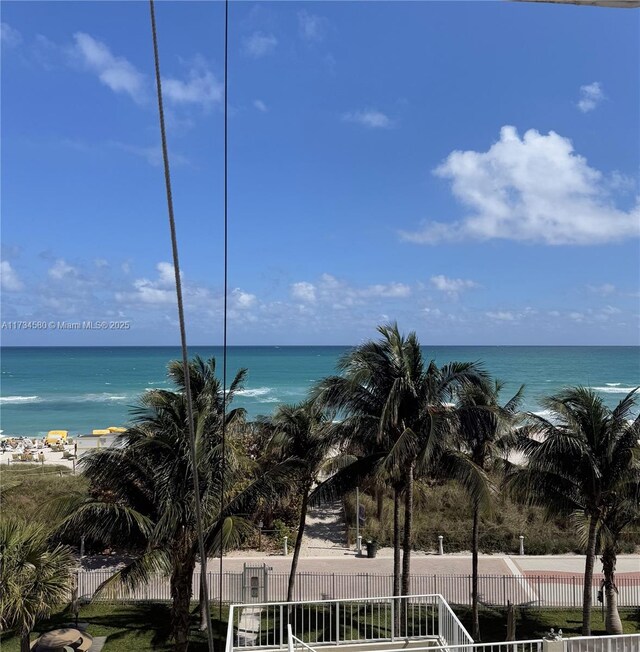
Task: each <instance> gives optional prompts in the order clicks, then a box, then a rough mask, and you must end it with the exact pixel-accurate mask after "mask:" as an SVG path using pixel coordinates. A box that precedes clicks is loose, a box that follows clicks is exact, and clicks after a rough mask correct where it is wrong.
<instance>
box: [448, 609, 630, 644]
mask: <svg viewBox="0 0 640 652" xmlns="http://www.w3.org/2000/svg"><path fill="white" fill-rule="evenodd" d="M453 609H454V611H455V612H456V615H457V616H458V618H460V620H461V622H462V624H463V625H464V626H465V627H466V628H467V630H468V631H469V632H470V631H471V610H470V609H469V608H468V607H455V606H454V607H453ZM620 618H621V620H622V626H623V628H624V633H625V634H637V633H640V609H635V610H624V611H622V610H621V611H620ZM552 627H553V628H554V629H555V631H556V632H557V631H558V629H562V633H563V635H564V636H565V638H566V637H567V636H580V630H581V628H582V610H579V609H566V610H565V609H532V608H527V609H516V638H517V639H520V640H521V641H524V640H528V639H536V638H542V637H543V636H544V634H546V633H547V632H548V631H549V630H550V629H551V628H552ZM506 633H507V612H506V609H488V608H484V609H481V611H480V634H481V638H482V641H483V642H487V643H488V642H492V641H504V639H505V636H506ZM591 634H592V635H593V636H599V635H603V634H606V630H605V627H604V619H603V617H602V611H601V610H600V609H594V610H593V611H592V612H591Z"/></svg>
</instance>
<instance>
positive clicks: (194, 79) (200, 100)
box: [162, 58, 223, 109]
mask: <svg viewBox="0 0 640 652" xmlns="http://www.w3.org/2000/svg"><path fill="white" fill-rule="evenodd" d="M162 90H163V92H164V94H165V96H166V98H167V100H169V101H170V102H174V103H175V104H199V105H201V106H202V108H204V109H210V108H211V107H213V106H214V105H215V104H218V103H220V102H221V101H222V98H223V86H222V84H221V83H220V82H219V81H218V80H217V78H216V77H215V75H214V74H213V73H212V72H211V70H209V68H208V67H207V65H206V63H205V61H204V60H203V59H202V58H198V59H196V61H195V63H194V65H193V66H192V67H191V69H190V70H189V73H188V78H187V81H182V80H181V79H173V78H167V79H163V80H162Z"/></svg>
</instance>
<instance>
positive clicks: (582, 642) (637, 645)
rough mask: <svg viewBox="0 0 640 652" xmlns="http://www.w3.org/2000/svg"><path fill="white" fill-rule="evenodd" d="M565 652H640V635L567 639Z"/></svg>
mask: <svg viewBox="0 0 640 652" xmlns="http://www.w3.org/2000/svg"><path fill="white" fill-rule="evenodd" d="M564 652H640V634H624V635H622V636H577V637H576V638H567V639H565V640H564Z"/></svg>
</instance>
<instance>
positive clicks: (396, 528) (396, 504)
mask: <svg viewBox="0 0 640 652" xmlns="http://www.w3.org/2000/svg"><path fill="white" fill-rule="evenodd" d="M393 595H400V490H399V489H398V488H397V487H394V489H393ZM395 602H396V604H395V607H394V609H395V611H394V613H395V622H394V623H393V633H394V635H395V636H400V613H399V611H398V607H399V606H400V605H399V604H398V601H397V600H396V601H395Z"/></svg>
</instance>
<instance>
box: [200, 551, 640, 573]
mask: <svg viewBox="0 0 640 652" xmlns="http://www.w3.org/2000/svg"><path fill="white" fill-rule="evenodd" d="M387 550H388V549H384V550H383V553H386V551H387ZM245 563H248V564H256V563H258V564H260V563H265V564H266V565H267V566H270V567H272V568H273V572H274V573H286V572H289V569H290V567H291V555H289V556H288V557H284V556H283V555H262V556H257V555H249V556H241V555H237V556H236V555H233V556H231V555H230V556H225V557H223V568H224V571H225V572H226V571H229V572H238V571H241V570H242V569H243V567H244V564H245ZM478 564H479V568H480V574H481V575H514V576H519V575H521V574H529V573H538V572H539V573H545V574H547V573H562V574H564V573H570V574H576V575H582V574H583V573H584V564H585V558H584V556H583V555H545V556H542V555H541V556H533V555H532V556H519V555H480V557H479V561H478ZM218 568H219V559H217V558H216V559H215V560H214V559H211V560H210V561H209V570H210V571H212V572H217V570H218ZM594 571H595V572H596V573H600V572H602V565H601V564H600V562H599V561H598V560H596V565H595V568H594ZM298 572H299V573H338V574H354V573H371V574H376V575H391V574H392V573H393V557H392V556H390V555H388V554H382V555H378V556H377V557H376V558H375V559H368V558H366V557H356V555H355V552H353V551H350V550H345V551H344V552H343V555H342V556H341V557H338V556H335V555H330V556H324V557H300V561H299V563H298ZM411 572H412V573H413V574H415V575H469V574H470V573H471V555H470V554H464V555H463V554H459V555H458V554H456V555H426V554H424V553H422V554H415V555H412V557H411ZM616 574H617V575H622V574H624V575H625V576H626V575H628V574H629V575H631V576H636V575H637V576H638V577H640V555H620V556H619V557H618V563H617V566H616Z"/></svg>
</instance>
